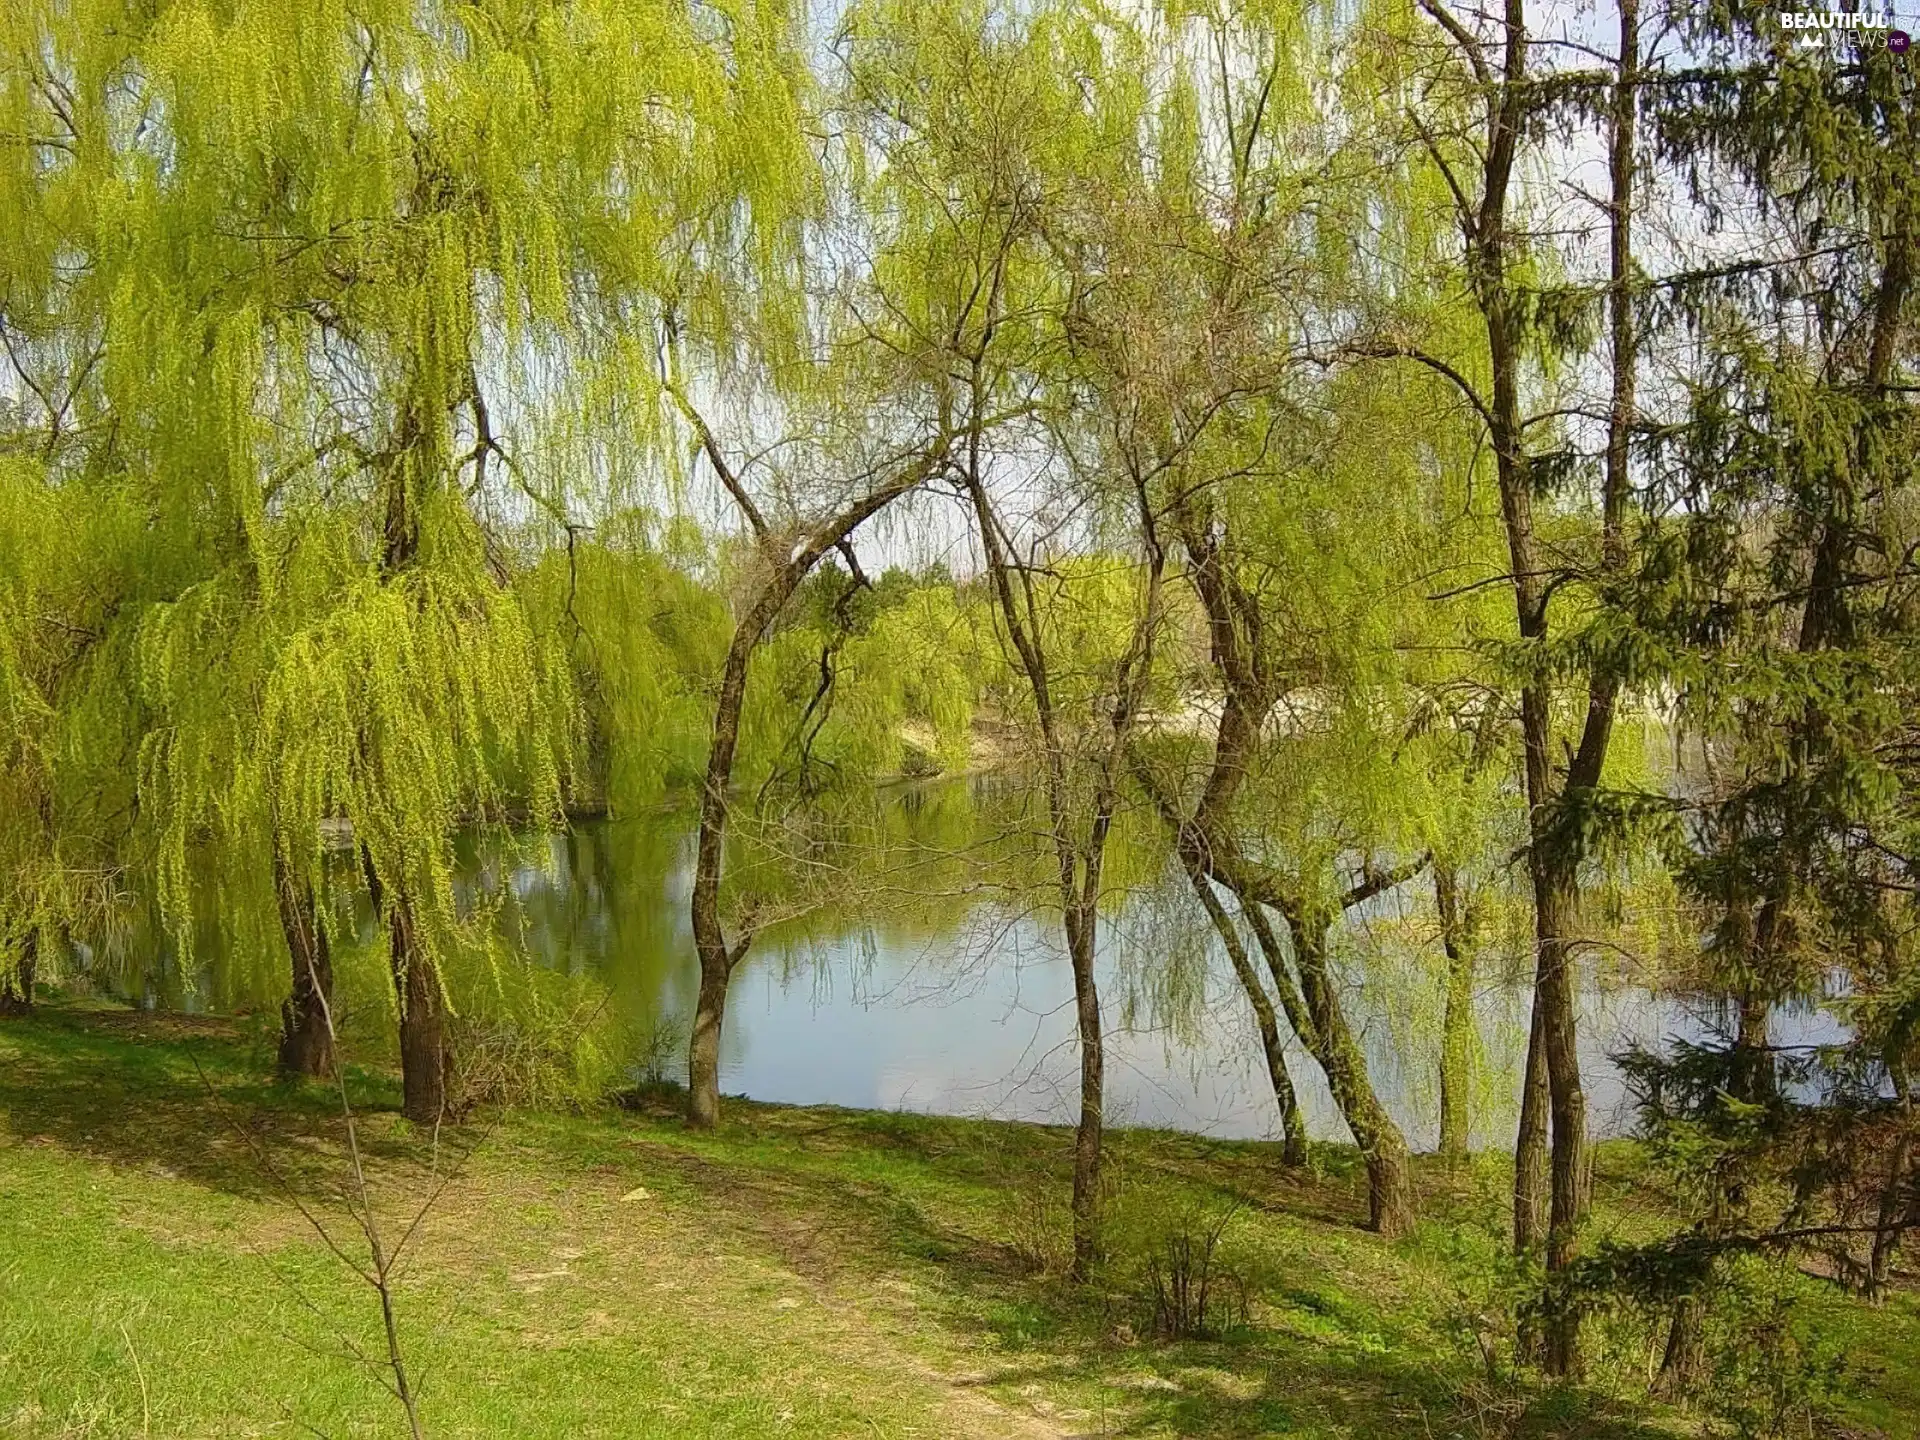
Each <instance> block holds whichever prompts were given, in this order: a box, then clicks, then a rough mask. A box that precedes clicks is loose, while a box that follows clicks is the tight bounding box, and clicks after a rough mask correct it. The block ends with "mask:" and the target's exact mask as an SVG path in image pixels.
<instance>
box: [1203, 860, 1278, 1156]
mask: <svg viewBox="0 0 1920 1440" xmlns="http://www.w3.org/2000/svg"><path fill="white" fill-rule="evenodd" d="M1176 848H1177V849H1178V850H1179V852H1180V862H1181V865H1182V866H1183V867H1184V868H1185V870H1186V872H1187V881H1188V883H1189V884H1191V885H1192V887H1193V893H1194V895H1195V897H1196V898H1198V900H1199V901H1200V906H1201V908H1202V909H1203V910H1205V911H1206V912H1207V918H1208V919H1209V920H1211V921H1212V922H1213V928H1214V931H1215V933H1216V934H1218V935H1219V937H1220V943H1221V945H1222V946H1223V947H1225V949H1226V952H1227V961H1228V963H1229V964H1231V965H1232V966H1233V974H1234V978H1235V979H1237V980H1238V981H1239V982H1240V989H1241V991H1242V992H1243V993H1244V994H1245V995H1246V997H1247V1003H1248V1004H1249V1005H1250V1006H1252V1007H1253V1019H1254V1023H1255V1025H1256V1026H1257V1027H1258V1028H1259V1031H1260V1050H1261V1053H1262V1054H1263V1055H1264V1056H1265V1057H1266V1062H1267V1081H1268V1083H1269V1084H1270V1085H1272V1087H1273V1099H1274V1103H1275V1104H1276V1105H1277V1106H1279V1108H1280V1132H1281V1134H1282V1135H1283V1136H1284V1137H1285V1149H1284V1150H1283V1151H1282V1156H1281V1158H1282V1159H1283V1160H1284V1161H1285V1162H1286V1163H1287V1164H1289V1165H1305V1164H1306V1163H1307V1126H1306V1121H1305V1119H1304V1118H1303V1117H1302V1115H1301V1113H1300V1099H1299V1096H1298V1095H1297V1094H1296V1093H1295V1092H1294V1088H1293V1077H1292V1076H1291V1075H1290V1074H1288V1073H1287V1051H1286V1045H1285V1043H1284V1042H1283V1041H1282V1040H1281V1038H1280V1017H1279V1015H1278V1014H1277V1013H1276V1012H1275V1010H1274V1008H1273V998H1272V997H1271V996H1270V995H1268V994H1267V987H1266V986H1265V985H1264V984H1263V983H1262V982H1261V979H1260V974H1259V972H1258V971H1257V970H1255V969H1254V967H1253V961H1252V960H1251V959H1250V958H1249V957H1248V955H1247V947H1246V945H1245V943H1244V942H1243V941H1242V940H1241V938H1240V932H1239V930H1238V929H1236V928H1235V926H1234V923H1233V917H1232V916H1231V915H1229V914H1227V910H1226V907H1225V906H1224V905H1222V904H1221V903H1220V897H1219V896H1218V895H1217V894H1215V893H1214V889H1213V881H1212V880H1210V879H1208V878H1207V872H1206V865H1205V862H1204V861H1203V860H1202V859H1201V858H1200V852H1199V850H1198V848H1197V846H1196V844H1195V842H1194V839H1193V837H1192V835H1191V833H1190V832H1188V831H1186V830H1185V829H1184V828H1183V829H1182V831H1181V834H1180V838H1179V840H1178V842H1177V844H1176Z"/></svg>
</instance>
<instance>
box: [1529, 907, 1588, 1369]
mask: <svg viewBox="0 0 1920 1440" xmlns="http://www.w3.org/2000/svg"><path fill="white" fill-rule="evenodd" d="M1544 888H1545V894H1544V895H1542V894H1541V893H1540V891H1539V890H1536V906H1535V914H1536V916H1537V917H1538V934H1539V943H1540V969H1539V974H1538V976H1537V977H1536V981H1535V983H1536V984H1537V985H1538V986H1539V988H1540V991H1541V993H1542V994H1544V995H1545V996H1546V1003H1545V1004H1544V1005H1543V1006H1542V1008H1541V1014H1542V1019H1543V1024H1542V1026H1541V1036H1542V1041H1543V1048H1544V1049H1545V1051H1546V1059H1547V1089H1548V1096H1549V1099H1550V1101H1551V1105H1552V1114H1553V1164H1552V1175H1551V1186H1550V1189H1551V1204H1550V1206H1549V1209H1548V1215H1547V1273H1548V1274H1549V1275H1553V1274H1557V1273H1559V1272H1561V1271H1564V1270H1565V1269H1567V1267H1568V1266H1570V1265H1571V1264H1572V1263H1573V1256H1574V1249H1575V1246H1576V1244H1577V1243H1578V1240H1579V1229H1580V1224H1581V1221H1582V1220H1584V1219H1585V1217H1586V1212H1587V1194H1588V1190H1589V1188H1590V1184H1591V1174H1590V1170H1589V1166H1590V1164H1591V1158H1590V1153H1589V1151H1588V1149H1587V1101H1586V1093H1585V1091H1584V1090H1583V1089H1582V1088H1581V1083H1580V1056H1579V1052H1578V1049H1577V1047H1576V1034H1575V1030H1574V1004H1573V991H1574V983H1573V982H1574V975H1573V963H1572V953H1571V952H1572V947H1571V945H1570V944H1569V943H1568V939H1567V937H1568V935H1569V934H1570V933H1571V931H1572V919H1573V914H1572V912H1573V900H1574V894H1573V884H1572V880H1571V877H1568V876H1560V875H1552V876H1549V877H1548V883H1547V884H1546V886H1545V887H1544ZM1548 1294H1549V1306H1548V1316H1547V1333H1546V1353H1545V1356H1544V1359H1545V1364H1546V1368H1547V1373H1548V1374H1550V1375H1570V1374H1573V1373H1574V1372H1575V1371H1576V1370H1577V1369H1578V1368H1579V1335H1580V1329H1579V1316H1578V1314H1577V1313H1576V1312H1575V1311H1574V1310H1573V1309H1572V1308H1571V1307H1570V1306H1568V1305H1565V1304H1563V1303H1561V1302H1560V1301H1559V1300H1556V1299H1553V1298H1552V1297H1554V1296H1556V1295H1558V1294H1559V1292H1558V1291H1556V1290H1554V1289H1552V1288H1551V1287H1550V1288H1549V1291H1548Z"/></svg>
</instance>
